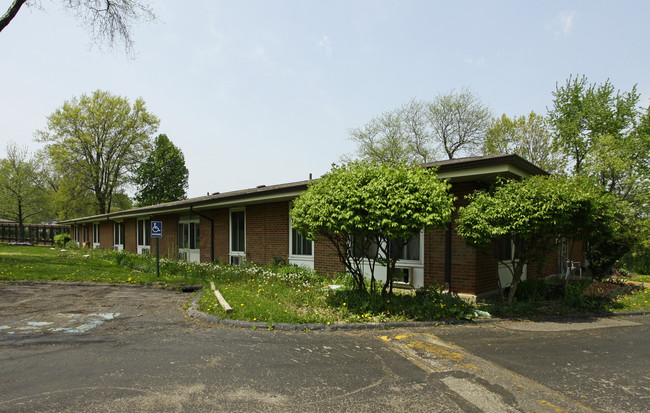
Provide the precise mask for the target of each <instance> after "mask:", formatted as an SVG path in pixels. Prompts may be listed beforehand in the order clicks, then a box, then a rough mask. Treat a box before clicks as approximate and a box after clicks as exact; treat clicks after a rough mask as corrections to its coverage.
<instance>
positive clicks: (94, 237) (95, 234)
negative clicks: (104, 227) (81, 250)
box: [93, 224, 99, 245]
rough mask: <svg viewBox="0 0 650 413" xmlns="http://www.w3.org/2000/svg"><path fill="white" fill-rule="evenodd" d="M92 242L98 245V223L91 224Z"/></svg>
mask: <svg viewBox="0 0 650 413" xmlns="http://www.w3.org/2000/svg"><path fill="white" fill-rule="evenodd" d="M93 244H95V245H99V224H93Z"/></svg>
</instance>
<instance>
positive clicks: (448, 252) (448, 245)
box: [445, 222, 451, 292]
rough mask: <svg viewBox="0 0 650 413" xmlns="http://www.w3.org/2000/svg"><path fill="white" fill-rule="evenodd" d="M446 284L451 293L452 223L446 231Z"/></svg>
mask: <svg viewBox="0 0 650 413" xmlns="http://www.w3.org/2000/svg"><path fill="white" fill-rule="evenodd" d="M445 282H446V283H447V285H448V286H449V292H451V222H449V223H448V224H447V230H446V231H445Z"/></svg>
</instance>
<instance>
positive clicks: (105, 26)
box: [0, 0, 155, 52]
mask: <svg viewBox="0 0 650 413" xmlns="http://www.w3.org/2000/svg"><path fill="white" fill-rule="evenodd" d="M36 3H37V1H29V0H14V1H13V2H12V3H11V5H10V6H9V8H8V9H7V11H6V12H5V14H3V15H2V16H0V32H1V31H2V30H3V29H4V28H5V27H7V26H8V25H9V23H10V22H11V21H12V20H13V19H14V18H15V17H16V15H17V14H18V12H19V11H20V9H21V7H22V6H23V5H25V6H29V5H32V4H36ZM62 3H63V6H64V7H65V8H66V9H67V10H69V11H70V12H72V13H73V14H74V15H75V16H76V17H77V18H78V19H79V20H81V23H82V24H83V25H84V26H86V27H87V29H88V30H89V31H90V34H91V36H92V39H93V40H94V41H95V42H97V43H99V44H101V43H103V42H106V43H108V44H109V45H113V44H114V43H115V40H116V38H119V39H121V40H122V41H123V43H124V48H125V50H126V51H127V52H130V51H131V50H132V48H133V38H132V37H131V26H132V25H133V23H135V22H138V21H150V20H153V19H155V14H154V13H153V11H152V9H151V7H150V6H149V4H147V3H146V2H144V1H138V0H65V1H63V2H62ZM39 5H40V4H39Z"/></svg>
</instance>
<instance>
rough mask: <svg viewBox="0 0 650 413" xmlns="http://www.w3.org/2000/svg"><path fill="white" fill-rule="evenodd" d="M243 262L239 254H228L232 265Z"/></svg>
mask: <svg viewBox="0 0 650 413" xmlns="http://www.w3.org/2000/svg"><path fill="white" fill-rule="evenodd" d="M243 263H244V260H243V257H241V256H239V255H231V256H230V264H232V265H241V264H243Z"/></svg>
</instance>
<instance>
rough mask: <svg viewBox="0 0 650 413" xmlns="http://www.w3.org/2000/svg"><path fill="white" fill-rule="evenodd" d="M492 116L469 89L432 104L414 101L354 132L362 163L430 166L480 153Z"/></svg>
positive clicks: (447, 94) (449, 93) (451, 93)
mask: <svg viewBox="0 0 650 413" xmlns="http://www.w3.org/2000/svg"><path fill="white" fill-rule="evenodd" d="M490 119H491V112H490V110H489V109H488V107H487V106H485V105H484V104H483V103H482V102H481V101H480V99H479V98H478V97H477V96H476V95H474V94H473V93H472V92H470V91H469V90H467V89H463V90H462V91H461V92H454V91H450V92H448V93H445V94H440V95H438V96H436V97H435V98H434V99H433V100H431V101H423V100H416V99H412V100H411V101H410V102H408V103H407V104H405V105H402V106H401V107H399V108H397V109H394V110H390V111H387V112H384V113H382V114H381V115H379V116H376V117H374V118H373V119H371V120H370V121H369V122H368V123H366V124H365V125H364V126H363V127H361V128H354V129H350V131H349V134H350V139H351V140H352V141H353V142H355V143H356V145H357V148H356V156H357V158H359V159H362V160H367V161H373V162H386V163H409V164H415V163H425V162H430V161H434V160H436V159H439V157H440V156H446V157H448V158H449V159H452V158H454V157H458V156H459V155H470V154H475V153H477V152H478V151H479V149H480V147H481V145H482V142H483V139H484V135H485V131H486V130H487V128H488V126H489V123H490Z"/></svg>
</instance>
